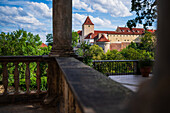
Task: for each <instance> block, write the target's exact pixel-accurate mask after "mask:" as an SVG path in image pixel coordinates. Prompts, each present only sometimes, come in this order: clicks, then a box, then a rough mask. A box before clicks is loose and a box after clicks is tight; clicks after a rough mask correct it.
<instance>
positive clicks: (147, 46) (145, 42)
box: [139, 31, 156, 52]
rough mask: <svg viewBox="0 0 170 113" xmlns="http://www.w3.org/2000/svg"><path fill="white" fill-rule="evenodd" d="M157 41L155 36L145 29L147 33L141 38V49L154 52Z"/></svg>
mask: <svg viewBox="0 0 170 113" xmlns="http://www.w3.org/2000/svg"><path fill="white" fill-rule="evenodd" d="M155 41H156V38H155V36H154V35H153V34H152V33H151V32H148V31H145V35H144V36H143V37H142V38H141V42H140V43H139V48H140V49H141V50H146V51H149V52H153V51H154V50H155V44H156V43H155Z"/></svg>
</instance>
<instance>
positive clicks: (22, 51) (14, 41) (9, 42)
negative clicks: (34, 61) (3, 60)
mask: <svg viewBox="0 0 170 113" xmlns="http://www.w3.org/2000/svg"><path fill="white" fill-rule="evenodd" d="M41 44H42V42H41V41H40V37H39V35H33V34H32V33H30V32H29V33H27V32H26V31H24V30H18V31H17V30H16V31H13V32H11V33H7V34H5V33H4V32H2V33H1V34H0V56H16V55H25V56H26V55H39V52H40V51H41V50H40V45H41Z"/></svg>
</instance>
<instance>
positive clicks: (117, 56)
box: [106, 50, 124, 60]
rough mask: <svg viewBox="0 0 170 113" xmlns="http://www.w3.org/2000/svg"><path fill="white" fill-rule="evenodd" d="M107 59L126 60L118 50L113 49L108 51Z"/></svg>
mask: <svg viewBox="0 0 170 113" xmlns="http://www.w3.org/2000/svg"><path fill="white" fill-rule="evenodd" d="M106 60H124V57H123V55H122V54H121V53H120V52H118V51H117V50H111V51H107V53H106Z"/></svg>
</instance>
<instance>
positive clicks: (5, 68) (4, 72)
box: [2, 62, 8, 95]
mask: <svg viewBox="0 0 170 113" xmlns="http://www.w3.org/2000/svg"><path fill="white" fill-rule="evenodd" d="M7 64H8V63H7V62H4V63H3V79H2V81H3V86H4V93H3V94H4V95H6V94H8V91H7V88H8V69H7Z"/></svg>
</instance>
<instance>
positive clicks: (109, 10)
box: [0, 0, 142, 42]
mask: <svg viewBox="0 0 170 113" xmlns="http://www.w3.org/2000/svg"><path fill="white" fill-rule="evenodd" d="M130 5H131V0H73V14H72V15H73V19H72V21H73V27H72V29H73V30H74V31H77V30H81V26H82V24H83V22H84V21H85V19H86V17H87V16H90V18H91V20H92V22H93V23H94V24H95V29H96V30H109V31H112V30H115V29H116V27H117V26H122V27H124V26H125V25H126V22H127V20H129V19H132V18H134V17H135V16H134V13H131V12H130ZM138 27H142V25H139V26H138ZM22 28H23V29H24V30H26V31H28V32H32V33H33V34H39V35H40V37H41V40H42V41H43V42H45V41H46V35H47V34H48V33H52V0H0V32H12V31H15V30H18V29H22Z"/></svg>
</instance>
